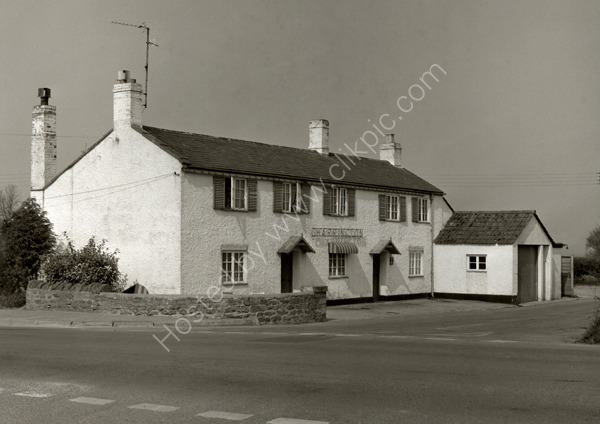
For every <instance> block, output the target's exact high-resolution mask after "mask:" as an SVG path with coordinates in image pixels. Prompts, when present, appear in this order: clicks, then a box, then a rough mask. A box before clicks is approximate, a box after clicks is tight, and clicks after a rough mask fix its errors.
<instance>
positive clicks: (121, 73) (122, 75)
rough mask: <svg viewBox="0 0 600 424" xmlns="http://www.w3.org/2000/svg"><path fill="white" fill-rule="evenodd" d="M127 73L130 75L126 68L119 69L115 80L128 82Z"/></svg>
mask: <svg viewBox="0 0 600 424" xmlns="http://www.w3.org/2000/svg"><path fill="white" fill-rule="evenodd" d="M129 75H130V72H129V71H127V70H122V71H119V72H118V73H117V80H118V81H119V82H122V83H125V82H129ZM134 82H135V81H134Z"/></svg>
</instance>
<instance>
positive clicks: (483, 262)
mask: <svg viewBox="0 0 600 424" xmlns="http://www.w3.org/2000/svg"><path fill="white" fill-rule="evenodd" d="M471 258H473V259H475V261H473V262H471ZM471 263H473V264H475V268H471ZM487 270H488V266H487V255H481V254H467V272H487Z"/></svg>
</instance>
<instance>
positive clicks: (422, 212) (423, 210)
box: [418, 197, 429, 222]
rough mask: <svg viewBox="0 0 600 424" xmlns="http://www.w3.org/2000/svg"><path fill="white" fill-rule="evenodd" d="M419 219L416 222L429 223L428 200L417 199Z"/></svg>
mask: <svg viewBox="0 0 600 424" xmlns="http://www.w3.org/2000/svg"><path fill="white" fill-rule="evenodd" d="M418 205H419V219H418V222H429V199H424V198H421V197H419V198H418Z"/></svg>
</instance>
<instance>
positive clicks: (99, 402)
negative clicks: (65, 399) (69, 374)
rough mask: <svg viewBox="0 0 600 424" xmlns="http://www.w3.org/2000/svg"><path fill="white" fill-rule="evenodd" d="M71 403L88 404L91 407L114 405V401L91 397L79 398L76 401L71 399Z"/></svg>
mask: <svg viewBox="0 0 600 424" xmlns="http://www.w3.org/2000/svg"><path fill="white" fill-rule="evenodd" d="M69 400H70V401H71V402H77V403H87V404H90V405H106V404H108V403H113V402H114V400H110V399H100V398H91V397H78V398H75V399H69Z"/></svg>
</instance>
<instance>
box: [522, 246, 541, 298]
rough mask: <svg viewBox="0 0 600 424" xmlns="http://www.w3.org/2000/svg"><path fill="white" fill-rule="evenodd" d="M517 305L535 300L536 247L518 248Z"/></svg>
mask: <svg viewBox="0 0 600 424" xmlns="http://www.w3.org/2000/svg"><path fill="white" fill-rule="evenodd" d="M518 261H519V263H518V271H519V274H518V278H519V293H518V295H517V302H518V303H525V302H533V301H535V300H537V275H538V270H537V246H519V255H518Z"/></svg>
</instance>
